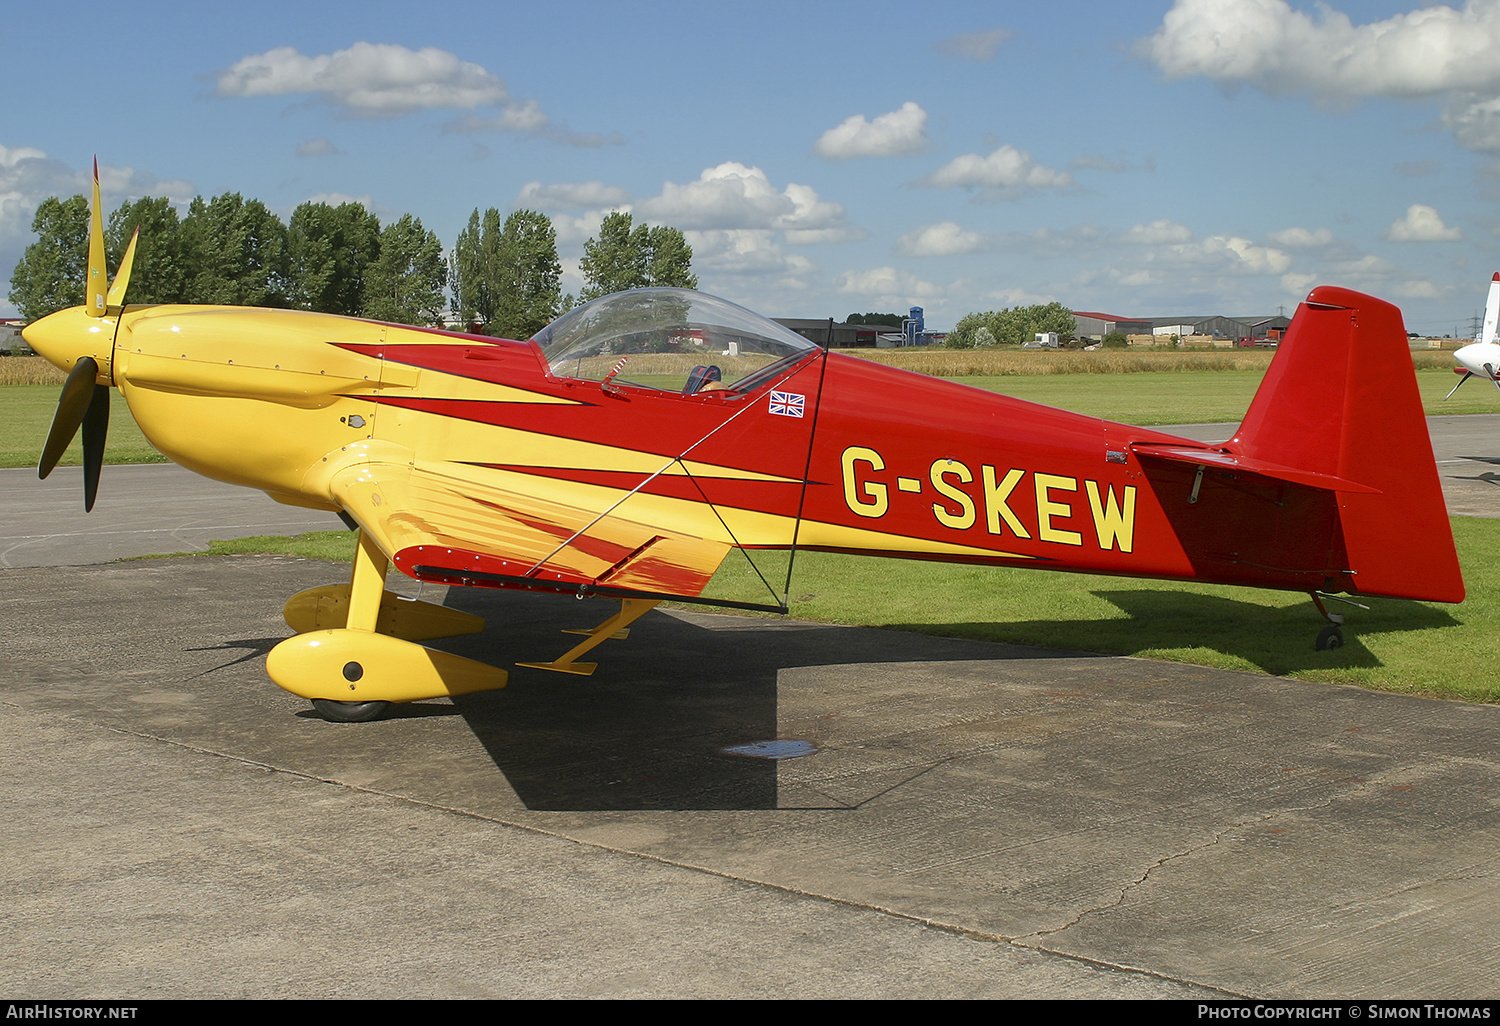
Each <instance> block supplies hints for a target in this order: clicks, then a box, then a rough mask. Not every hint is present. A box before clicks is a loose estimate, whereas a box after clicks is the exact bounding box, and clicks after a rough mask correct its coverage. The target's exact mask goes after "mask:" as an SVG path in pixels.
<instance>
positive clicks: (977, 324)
mask: <svg viewBox="0 0 1500 1026" xmlns="http://www.w3.org/2000/svg"><path fill="white" fill-rule="evenodd" d="M1077 326H1078V323H1077V321H1076V320H1075V319H1074V317H1073V311H1072V310H1069V309H1068V308H1067V307H1066V306H1064V305H1063V304H1061V303H1045V304H1039V305H1036V306H1014V307H1006V308H1005V309H1003V310H990V311H988V312H986V313H971V314H965V315H964V316H963V317H961V318H959V321H958V323H957V324H955V325H954V326H953V330H952V331H951V332H949V333H948V341H947V343H946V345H947V347H948V348H949V349H977V348H982V347H984V346H994V345H1022V344H1024V343H1026V342H1030V341H1031V340H1032V339H1033V338H1034V337H1035V336H1036V334H1037V333H1038V332H1049V331H1055V332H1057V334H1058V336H1059V337H1061V338H1072V337H1073V332H1074V331H1076V330H1077Z"/></svg>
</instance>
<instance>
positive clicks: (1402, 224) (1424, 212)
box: [1385, 203, 1464, 242]
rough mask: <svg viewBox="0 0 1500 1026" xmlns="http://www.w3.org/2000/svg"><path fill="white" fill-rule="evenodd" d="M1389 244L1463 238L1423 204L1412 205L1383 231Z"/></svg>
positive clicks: (1453, 240)
mask: <svg viewBox="0 0 1500 1026" xmlns="http://www.w3.org/2000/svg"><path fill="white" fill-rule="evenodd" d="M1385 237H1386V239H1387V240H1389V241H1391V242H1457V241H1458V240H1460V239H1462V238H1463V237H1464V233H1463V232H1462V231H1460V230H1459V229H1458V228H1449V227H1448V226H1447V225H1445V224H1444V223H1443V219H1442V218H1441V217H1440V216H1438V212H1437V211H1436V210H1434V209H1433V208H1432V207H1429V206H1427V204H1425V203H1413V204H1412V205H1411V206H1409V207H1407V208H1406V213H1405V215H1403V216H1402V217H1398V218H1396V220H1394V221H1392V222H1391V226H1390V227H1389V228H1387V229H1386V230H1385Z"/></svg>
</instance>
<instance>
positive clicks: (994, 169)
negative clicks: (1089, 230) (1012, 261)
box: [918, 143, 1073, 199]
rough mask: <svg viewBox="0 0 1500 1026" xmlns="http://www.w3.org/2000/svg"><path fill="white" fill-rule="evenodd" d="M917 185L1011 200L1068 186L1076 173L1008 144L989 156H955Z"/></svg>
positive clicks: (975, 154)
mask: <svg viewBox="0 0 1500 1026" xmlns="http://www.w3.org/2000/svg"><path fill="white" fill-rule="evenodd" d="M918 184H921V185H932V186H936V187H937V188H940V189H948V188H955V187H957V188H963V189H977V190H981V195H983V196H985V197H987V198H997V199H1011V198H1014V197H1016V196H1020V195H1023V194H1025V193H1027V192H1031V191H1034V190H1036V189H1066V188H1068V187H1069V186H1071V185H1072V184H1073V176H1072V175H1070V174H1068V173H1067V172H1066V171H1057V170H1054V169H1053V168H1050V167H1044V166H1043V165H1041V164H1038V163H1037V162H1036V161H1035V160H1034V159H1032V156H1031V154H1029V153H1027V152H1026V151H1025V150H1018V149H1016V148H1015V147H1014V146H1011V145H1010V144H1009V143H1007V144H1006V145H1004V146H1001V147H1000V148H999V149H998V150H995V151H994V152H993V153H991V154H990V155H989V156H987V157H981V156H980V155H979V154H977V153H966V154H964V155H963V156H961V157H955V158H953V159H952V160H950V161H949V162H948V163H946V164H944V165H943V166H942V167H940V168H938V169H937V170H936V171H934V172H933V173H932V174H930V175H928V176H927V177H926V178H924V179H922V180H921V181H920V182H919V183H918Z"/></svg>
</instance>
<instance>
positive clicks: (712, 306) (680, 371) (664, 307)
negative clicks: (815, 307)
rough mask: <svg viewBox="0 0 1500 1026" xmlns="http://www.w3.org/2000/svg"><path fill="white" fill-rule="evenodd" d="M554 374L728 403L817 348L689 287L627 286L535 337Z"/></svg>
mask: <svg viewBox="0 0 1500 1026" xmlns="http://www.w3.org/2000/svg"><path fill="white" fill-rule="evenodd" d="M532 341H533V342H534V343H536V345H538V346H539V347H540V348H541V350H542V355H543V357H544V358H545V359H546V361H547V364H548V366H549V367H550V368H551V370H552V373H553V374H554V375H556V376H557V377H560V378H575V379H583V380H587V381H604V380H606V379H609V380H611V381H613V382H615V383H618V384H623V385H634V386H636V387H641V388H655V389H661V390H663V391H671V392H680V393H684V394H688V395H694V394H704V395H709V394H714V393H718V394H720V395H721V396H722V397H723V398H733V397H734V396H736V395H742V394H744V393H746V392H748V391H751V390H753V389H754V388H756V387H758V386H760V385H762V384H765V383H766V382H768V381H770V380H772V379H773V378H775V377H777V376H779V374H780V372H781V371H782V370H783V369H786V370H789V369H790V368H791V367H792V365H794V364H796V363H798V362H800V361H801V360H802V359H803V358H804V357H806V356H808V355H809V354H811V353H814V352H816V351H817V350H818V348H819V347H818V346H817V345H816V344H815V343H813V342H810V341H808V340H807V339H805V338H803V337H802V336H801V335H798V334H797V333H795V332H793V331H791V330H790V329H788V328H783V327H782V326H781V325H779V324H777V323H776V322H775V321H772V320H770V319H768V318H765V317H762V316H761V315H760V314H757V313H753V312H751V311H749V310H746V309H745V308H744V307H742V306H737V305H736V304H734V303H731V302H729V301H728V300H724V299H719V298H717V297H715V296H710V295H706V294H705V293H702V292H694V291H692V290H690V289H631V290H630V291H628V292H616V293H614V294H613V295H608V296H604V297H602V298H600V299H596V300H594V301H593V302H591V303H586V304H584V305H583V306H580V307H579V308H578V309H576V310H572V311H570V312H568V313H566V314H564V315H563V316H562V317H559V318H558V319H557V320H555V321H553V322H552V323H551V324H549V325H547V327H545V328H543V329H542V330H541V331H539V332H537V334H536V335H535V337H533V339H532Z"/></svg>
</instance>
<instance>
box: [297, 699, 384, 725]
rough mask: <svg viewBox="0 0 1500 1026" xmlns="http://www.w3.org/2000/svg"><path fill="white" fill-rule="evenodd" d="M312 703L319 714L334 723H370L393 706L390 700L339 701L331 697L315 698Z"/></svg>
mask: <svg viewBox="0 0 1500 1026" xmlns="http://www.w3.org/2000/svg"><path fill="white" fill-rule="evenodd" d="M312 704H313V708H314V709H316V710H317V711H318V715H319V716H321V717H323V718H324V719H325V720H332V721H333V722H334V723H369V722H370V721H371V720H378V719H380V718H381V717H382V716H384V715H385V714H386V711H387V710H389V709H390V707H391V703H389V702H337V701H334V700H333V699H331V698H314V699H313V700H312Z"/></svg>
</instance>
